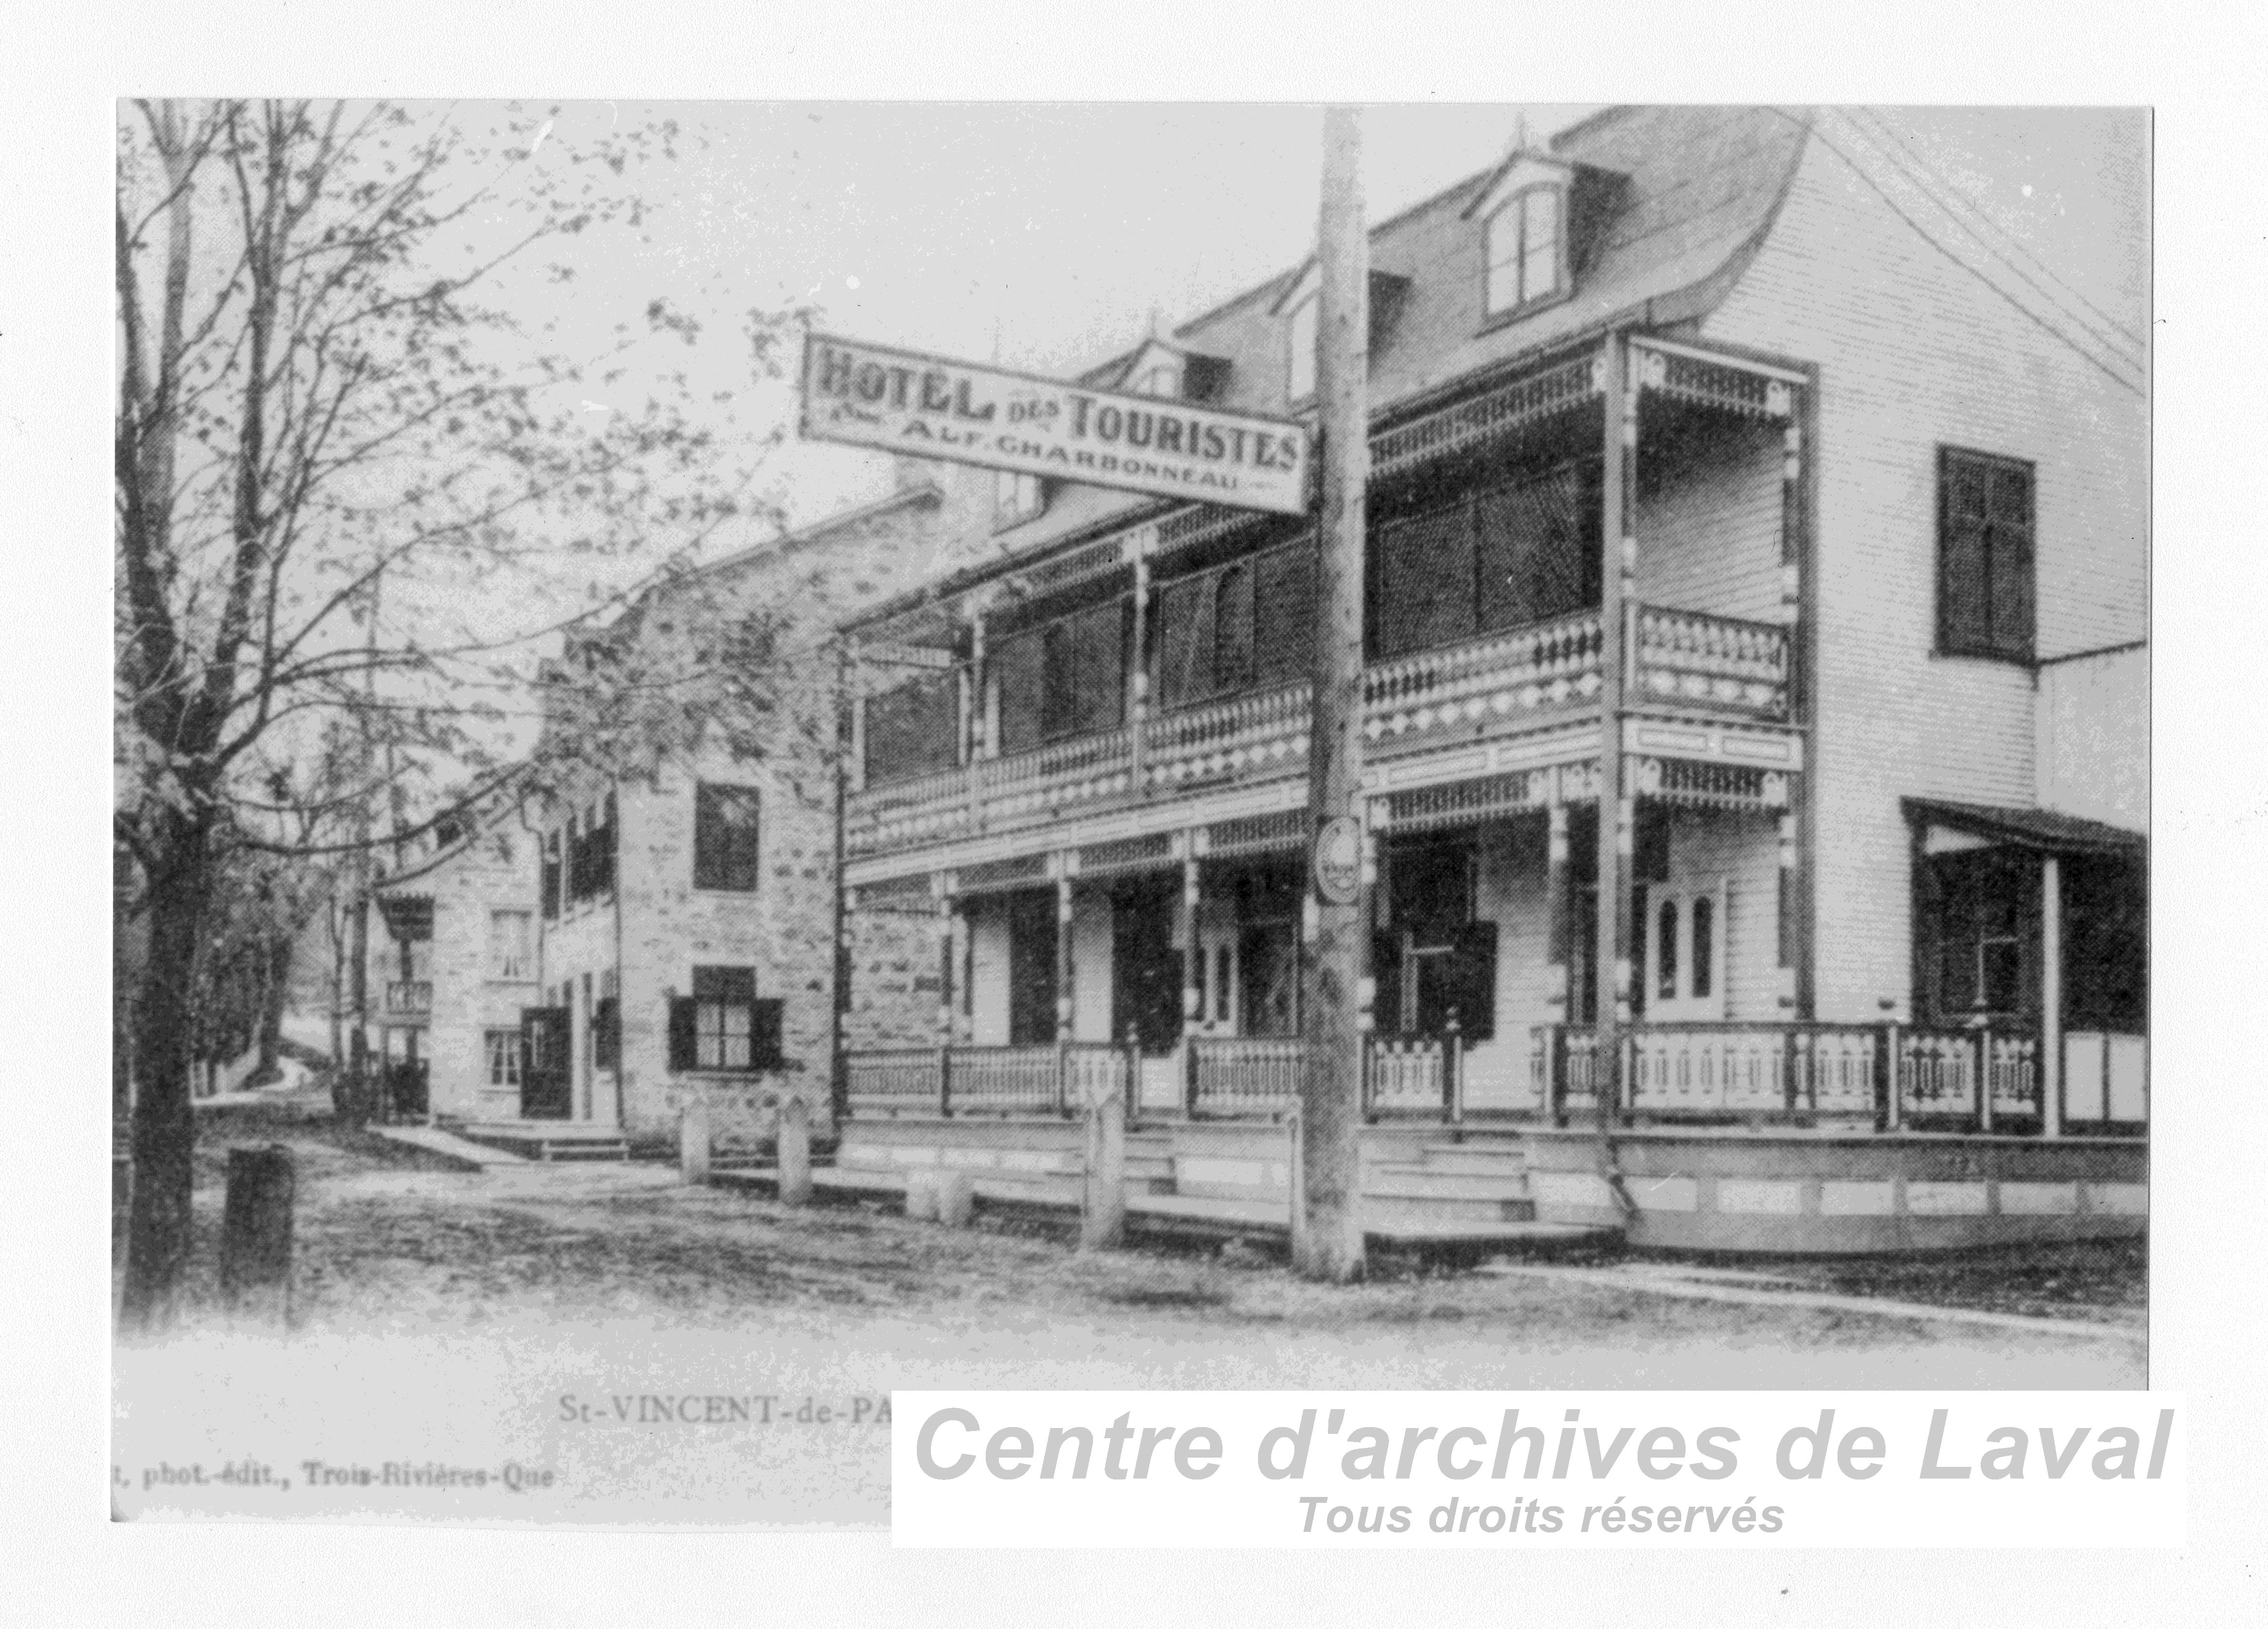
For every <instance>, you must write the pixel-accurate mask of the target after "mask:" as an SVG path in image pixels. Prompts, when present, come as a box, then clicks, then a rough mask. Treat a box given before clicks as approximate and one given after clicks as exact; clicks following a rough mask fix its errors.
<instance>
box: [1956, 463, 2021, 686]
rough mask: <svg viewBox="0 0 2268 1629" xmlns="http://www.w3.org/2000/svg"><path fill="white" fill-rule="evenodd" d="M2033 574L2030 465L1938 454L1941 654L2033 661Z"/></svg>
mask: <svg viewBox="0 0 2268 1629" xmlns="http://www.w3.org/2000/svg"><path fill="white" fill-rule="evenodd" d="M2034 571H2035V564H2034V559H2033V490H2032V470H2031V467H2030V466H2029V464H2023V463H2020V462H2017V461H2014V460H2013V459H2001V458H1993V457H1992V456H1990V455H1988V454H1986V453H1964V452H1962V451H1960V450H1958V449H1956V448H1953V447H1945V448H1941V449H1940V451H1939V453H1938V536H1937V617H1938V623H1937V631H1938V648H1939V649H1940V650H1941V651H1943V652H1946V653H1947V654H1948V655H1955V656H2001V657H2007V658H2010V659H2012V660H2019V661H2028V660H2030V659H2031V655H2032V650H2033V639H2034V632H2033V621H2034V615H2035V612H2034V600H2035V593H2036V590H2035V586H2034Z"/></svg>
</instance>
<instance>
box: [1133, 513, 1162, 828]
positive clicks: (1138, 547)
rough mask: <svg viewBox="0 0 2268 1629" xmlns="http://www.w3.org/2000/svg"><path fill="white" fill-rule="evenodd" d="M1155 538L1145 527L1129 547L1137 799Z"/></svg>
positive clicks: (1141, 781)
mask: <svg viewBox="0 0 2268 1629" xmlns="http://www.w3.org/2000/svg"><path fill="white" fill-rule="evenodd" d="M1156 535H1157V534H1156V531H1155V529H1154V528H1152V527H1146V526H1145V527H1143V528H1142V529H1141V530H1140V531H1138V532H1137V533H1136V534H1134V539H1133V542H1132V543H1131V545H1130V547H1131V549H1133V553H1134V637H1133V639H1132V640H1131V641H1130V646H1129V648H1128V650H1127V652H1126V666H1127V679H1126V694H1127V696H1128V697H1129V705H1128V707H1127V710H1126V718H1127V726H1128V727H1127V749H1128V753H1129V759H1128V766H1129V769H1130V772H1131V774H1132V776H1133V785H1134V795H1135V796H1136V797H1138V798H1140V797H1145V796H1147V795H1148V793H1149V786H1148V784H1147V781H1148V771H1147V770H1146V769H1145V767H1144V761H1145V758H1146V757H1147V756H1148V753H1147V747H1148V743H1147V742H1146V741H1145V740H1144V737H1145V735H1146V734H1147V733H1148V724H1149V718H1150V664H1149V663H1148V661H1146V660H1144V656H1145V645H1146V643H1147V639H1148V634H1149V627H1150V545H1151V542H1152V540H1153V539H1154V538H1155V537H1156Z"/></svg>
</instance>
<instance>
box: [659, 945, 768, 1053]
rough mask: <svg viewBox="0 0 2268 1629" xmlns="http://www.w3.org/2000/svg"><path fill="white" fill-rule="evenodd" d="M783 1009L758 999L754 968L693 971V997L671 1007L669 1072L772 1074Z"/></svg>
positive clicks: (700, 968)
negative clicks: (762, 1070)
mask: <svg viewBox="0 0 2268 1629" xmlns="http://www.w3.org/2000/svg"><path fill="white" fill-rule="evenodd" d="M780 1014H781V1004H780V1002H779V1000H778V999H777V998H774V999H770V1000H762V1001H760V1000H758V999H756V975H755V969H752V968H745V967H696V968H695V969H693V993H692V995H691V996H689V997H680V998H678V999H675V1000H674V1001H672V1002H671V1003H670V1004H669V1066H670V1068H672V1069H673V1070H678V1071H685V1070H703V1071H706V1070H721V1071H743V1070H755V1069H774V1068H777V1067H778V1066H779V1064H780Z"/></svg>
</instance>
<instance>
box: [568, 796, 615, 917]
mask: <svg viewBox="0 0 2268 1629" xmlns="http://www.w3.org/2000/svg"><path fill="white" fill-rule="evenodd" d="M566 860H567V899H568V900H569V902H570V903H575V904H580V903H583V902H585V900H593V899H599V898H602V897H604V896H607V895H608V894H611V893H613V892H614V889H615V794H614V793H613V792H608V794H607V795H606V798H605V800H603V801H602V802H598V803H593V804H592V805H590V806H589V807H587V808H585V809H584V810H583V811H582V812H581V813H580V814H578V815H569V816H568V817H567V841H566Z"/></svg>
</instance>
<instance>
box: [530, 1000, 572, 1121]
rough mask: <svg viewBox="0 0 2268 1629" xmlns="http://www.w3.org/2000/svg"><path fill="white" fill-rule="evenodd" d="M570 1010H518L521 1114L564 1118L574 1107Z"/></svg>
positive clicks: (535, 1118)
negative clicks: (569, 1053)
mask: <svg viewBox="0 0 2268 1629" xmlns="http://www.w3.org/2000/svg"><path fill="white" fill-rule="evenodd" d="M567 1034H568V1012H567V1009H566V1008H565V1007H563V1006H524V1007H522V1008H520V1010H519V1044H520V1053H521V1056H520V1061H519V1117H520V1118H521V1119H523V1120H564V1119H567V1118H569V1117H571V1115H572V1113H573V1110H574V1094H573V1082H572V1080H571V1078H570V1076H569V1075H568V1072H567V1050H568V1048H567Z"/></svg>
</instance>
